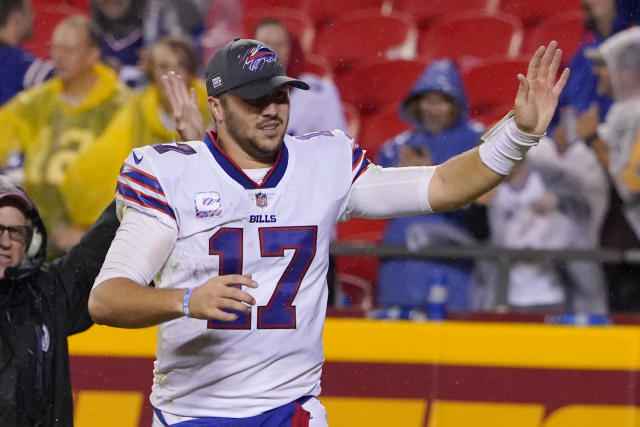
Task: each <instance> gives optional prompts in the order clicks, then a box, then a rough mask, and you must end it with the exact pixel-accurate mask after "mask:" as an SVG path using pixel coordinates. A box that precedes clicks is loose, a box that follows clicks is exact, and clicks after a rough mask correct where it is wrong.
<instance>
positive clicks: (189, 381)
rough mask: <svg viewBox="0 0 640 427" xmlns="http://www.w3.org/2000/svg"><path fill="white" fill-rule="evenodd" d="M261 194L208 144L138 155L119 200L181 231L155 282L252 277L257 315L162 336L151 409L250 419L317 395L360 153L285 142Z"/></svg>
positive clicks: (318, 140) (319, 141) (193, 324)
mask: <svg viewBox="0 0 640 427" xmlns="http://www.w3.org/2000/svg"><path fill="white" fill-rule="evenodd" d="M284 142H285V143H284V145H283V147H282V149H281V150H280V152H279V154H278V158H277V161H276V163H275V164H274V166H273V167H272V168H271V170H270V171H269V173H268V174H267V176H266V177H265V179H264V180H263V181H262V183H261V184H257V183H255V182H254V181H252V180H251V179H250V178H248V177H247V175H245V174H244V173H243V171H242V170H241V169H239V168H238V167H237V166H236V165H235V164H234V162H233V161H232V160H231V159H230V158H228V157H227V156H226V155H225V154H224V152H223V151H221V149H220V148H219V147H218V146H217V144H216V142H215V139H214V136H213V135H211V134H209V135H207V137H206V138H205V141H204V142H197V141H196V142H189V143H177V144H161V145H154V146H147V147H143V148H136V149H134V150H133V151H132V152H131V153H130V154H129V156H128V158H127V159H126V160H125V163H124V165H123V167H122V170H121V172H120V176H119V178H118V189H117V200H118V203H119V204H121V205H122V204H125V205H127V206H131V207H134V208H137V209H141V210H143V211H144V212H147V213H149V214H151V215H154V216H155V217H157V218H159V219H160V220H161V221H163V222H165V223H166V224H168V225H169V226H171V227H174V228H175V229H177V231H178V239H177V243H176V245H175V248H174V249H173V251H172V253H171V254H170V255H169V258H168V259H167V261H166V262H165V264H164V266H163V268H162V269H161V271H160V272H158V274H157V275H156V277H155V279H154V282H155V285H156V286H157V287H159V288H192V287H196V286H199V285H201V284H203V283H204V282H206V281H207V280H209V279H210V278H212V277H215V276H217V275H223V274H235V273H238V274H251V275H252V276H253V279H254V280H255V281H256V282H258V284H259V287H258V288H257V289H249V288H245V289H244V290H246V291H247V292H249V293H251V294H252V295H253V296H254V297H255V299H256V305H255V306H254V307H253V309H252V312H251V314H250V315H245V314H240V316H239V318H238V320H237V321H235V322H231V323H229V322H214V321H207V320H200V319H191V318H187V317H181V318H179V319H176V320H173V321H169V322H165V323H162V324H161V325H160V326H159V327H158V341H157V348H156V358H157V360H156V362H155V370H154V383H153V387H152V394H151V402H152V404H153V405H154V406H155V407H156V408H158V409H160V410H162V411H166V412H169V413H172V414H176V415H182V416H189V417H248V416H253V415H257V414H260V413H262V412H265V411H268V410H270V409H273V408H275V407H278V406H281V405H283V404H286V403H288V402H291V401H293V400H295V399H297V398H299V397H302V396H305V395H314V396H315V395H318V394H319V393H320V375H321V368H322V363H323V360H324V359H323V349H322V328H323V324H324V318H325V311H326V304H327V286H326V274H327V268H328V252H329V243H330V240H331V236H332V233H333V229H334V226H335V223H336V222H337V221H338V219H339V218H340V217H341V215H342V214H343V211H344V210H345V208H346V206H347V203H348V199H349V195H350V191H351V187H352V185H353V183H354V182H355V180H356V179H357V178H358V177H359V176H360V175H361V174H362V173H363V172H364V171H365V170H366V169H367V167H368V166H369V161H368V160H367V159H366V158H365V155H364V151H363V150H362V149H361V148H360V147H358V146H357V144H355V143H354V141H353V140H352V139H351V138H349V137H348V136H346V135H345V134H344V133H342V132H341V131H333V132H318V133H314V134H308V135H305V136H302V137H290V136H286V137H285V140H284Z"/></svg>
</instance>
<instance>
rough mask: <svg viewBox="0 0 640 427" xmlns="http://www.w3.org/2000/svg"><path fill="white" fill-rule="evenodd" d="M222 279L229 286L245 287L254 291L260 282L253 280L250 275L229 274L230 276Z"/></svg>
mask: <svg viewBox="0 0 640 427" xmlns="http://www.w3.org/2000/svg"><path fill="white" fill-rule="evenodd" d="M220 277H221V278H222V280H223V282H224V284H225V285H227V286H234V285H243V286H246V287H249V288H253V289H255V288H257V287H258V282H256V281H254V280H253V279H251V276H250V275H246V274H242V275H240V274H229V275H225V276H220Z"/></svg>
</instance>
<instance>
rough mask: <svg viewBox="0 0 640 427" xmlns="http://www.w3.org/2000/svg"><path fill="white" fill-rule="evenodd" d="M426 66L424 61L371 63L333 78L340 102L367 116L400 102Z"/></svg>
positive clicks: (422, 59) (401, 60) (405, 60)
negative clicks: (348, 103) (353, 106)
mask: <svg viewBox="0 0 640 427" xmlns="http://www.w3.org/2000/svg"><path fill="white" fill-rule="evenodd" d="M426 66H427V61H426V59H424V58H418V59H396V60H388V61H380V60H376V61H372V62H368V63H362V64H359V65H357V66H355V67H354V68H353V69H352V70H351V72H349V73H347V74H345V75H342V76H341V75H338V76H336V85H337V86H338V89H339V90H340V95H341V96H342V99H343V100H345V101H347V102H350V103H352V104H353V105H355V106H356V107H358V108H359V109H360V112H361V113H362V114H370V113H372V112H374V111H376V110H379V109H381V108H384V107H386V106H387V105H390V104H397V103H398V102H399V101H400V100H402V99H403V98H404V97H405V95H406V94H407V92H408V91H409V89H410V88H411V86H412V85H413V83H414V82H415V80H416V78H418V76H419V75H420V73H422V71H423V70H424V69H425V67H426Z"/></svg>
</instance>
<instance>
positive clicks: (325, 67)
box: [304, 53, 333, 76]
mask: <svg viewBox="0 0 640 427" xmlns="http://www.w3.org/2000/svg"><path fill="white" fill-rule="evenodd" d="M304 71H306V72H307V73H311V74H315V75H317V76H333V70H332V69H331V64H330V63H329V60H328V59H327V58H325V57H324V56H320V55H316V54H315V53H308V54H306V55H305V57H304Z"/></svg>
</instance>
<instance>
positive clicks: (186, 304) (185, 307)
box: [182, 288, 193, 317]
mask: <svg viewBox="0 0 640 427" xmlns="http://www.w3.org/2000/svg"><path fill="white" fill-rule="evenodd" d="M191 291H193V288H189V289H187V293H185V294H184V299H183V300H182V311H184V315H185V316H187V317H191V313H190V312H189V297H191Z"/></svg>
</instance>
